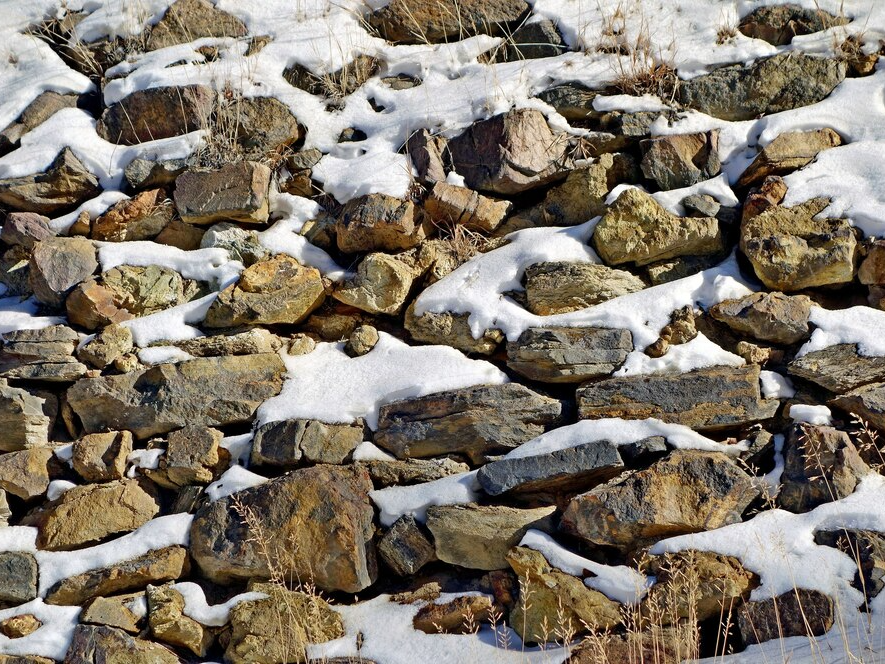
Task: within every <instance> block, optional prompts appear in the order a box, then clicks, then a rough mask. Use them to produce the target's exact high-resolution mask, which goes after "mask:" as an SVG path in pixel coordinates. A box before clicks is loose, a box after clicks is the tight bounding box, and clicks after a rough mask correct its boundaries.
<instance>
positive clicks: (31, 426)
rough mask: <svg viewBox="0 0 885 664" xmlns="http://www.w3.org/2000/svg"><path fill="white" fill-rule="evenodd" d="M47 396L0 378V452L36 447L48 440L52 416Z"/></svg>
mask: <svg viewBox="0 0 885 664" xmlns="http://www.w3.org/2000/svg"><path fill="white" fill-rule="evenodd" d="M46 405H47V404H46V399H45V398H43V397H40V396H37V395H36V394H33V393H31V392H29V391H27V390H25V389H23V388H20V387H12V386H10V385H9V384H8V383H7V382H6V380H5V379H0V452H13V451H15V450H23V449H25V448H29V447H39V446H41V445H45V444H46V443H47V442H48V441H49V428H50V426H51V425H52V419H51V418H50V417H49V415H48V414H47V412H46Z"/></svg>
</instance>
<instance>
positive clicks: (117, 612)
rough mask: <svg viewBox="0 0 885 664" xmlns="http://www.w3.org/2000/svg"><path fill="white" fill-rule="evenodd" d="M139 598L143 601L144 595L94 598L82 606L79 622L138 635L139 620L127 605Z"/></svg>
mask: <svg viewBox="0 0 885 664" xmlns="http://www.w3.org/2000/svg"><path fill="white" fill-rule="evenodd" d="M139 598H141V599H144V593H133V594H131V595H119V596H116V597H94V598H93V599H91V600H89V601H88V602H86V603H85V604H84V605H83V611H82V613H80V622H81V623H86V624H90V625H106V626H108V627H116V628H117V629H122V630H123V631H124V632H128V633H129V634H138V633H139V632H140V631H141V630H140V629H139V628H138V621H139V618H138V616H136V615H135V614H134V613H133V612H132V609H131V608H130V607H129V606H128V605H129V603H130V602H132V601H133V600H136V601H137V600H138V599H139Z"/></svg>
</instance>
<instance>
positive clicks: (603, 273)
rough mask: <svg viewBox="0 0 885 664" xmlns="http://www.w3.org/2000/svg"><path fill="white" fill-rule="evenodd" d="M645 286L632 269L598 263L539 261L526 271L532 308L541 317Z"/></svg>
mask: <svg viewBox="0 0 885 664" xmlns="http://www.w3.org/2000/svg"><path fill="white" fill-rule="evenodd" d="M643 288H645V284H644V283H642V280H641V279H639V278H638V277H635V276H633V275H632V274H630V273H629V272H626V271H625V270H616V269H613V268H610V267H606V266H605V265H598V264H596V263H567V262H549V263H535V264H534V265H530V266H529V267H528V268H526V271H525V292H526V299H527V301H528V309H529V311H531V312H532V313H533V314H536V315H538V316H550V315H553V314H564V313H568V312H570V311H577V310H578V309H585V308H586V307H590V306H592V305H594V304H599V303H601V302H605V301H606V300H611V299H614V298H616V297H621V296H622V295H628V294H629V293H635V292H637V291H640V290H642V289H643Z"/></svg>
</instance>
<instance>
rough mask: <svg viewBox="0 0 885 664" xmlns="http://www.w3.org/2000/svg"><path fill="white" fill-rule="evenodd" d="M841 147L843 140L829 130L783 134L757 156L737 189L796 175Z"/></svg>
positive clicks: (738, 183) (739, 181)
mask: <svg viewBox="0 0 885 664" xmlns="http://www.w3.org/2000/svg"><path fill="white" fill-rule="evenodd" d="M839 145H842V138H841V137H840V136H839V134H837V133H836V132H835V131H833V130H832V129H829V128H826V129H815V130H812V131H790V132H786V133H783V134H780V135H779V136H778V137H777V138H775V139H774V140H773V141H772V142H771V143H769V144H768V145H766V146H765V147H764V148H762V150H761V151H760V152H759V154H758V155H756V158H755V159H754V160H753V163H751V164H750V165H749V166H747V169H746V170H745V171H744V172H743V174H742V175H741V177H740V179H739V180H738V181H737V186H738V187H749V186H751V185H754V184H758V183H760V182H762V181H763V180H764V179H765V178H767V177H768V176H770V175H787V174H788V173H792V172H793V171H796V170H798V169H800V168H802V167H803V166H806V165H808V164H810V163H811V161H812V160H813V159H814V158H815V157H816V156H817V155H818V153H819V152H822V151H823V150H828V149H830V148H834V147H837V146H839Z"/></svg>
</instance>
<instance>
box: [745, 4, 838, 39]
mask: <svg viewBox="0 0 885 664" xmlns="http://www.w3.org/2000/svg"><path fill="white" fill-rule="evenodd" d="M848 21H849V19H848V18H847V17H845V16H833V15H832V14H830V13H829V12H828V11H826V10H824V9H821V8H820V7H817V6H815V7H814V9H811V8H805V7H802V6H800V5H798V4H795V3H788V4H784V5H774V6H769V7H757V8H756V9H754V10H753V11H751V12H750V13H749V14H747V15H745V16H744V17H743V18H742V19H741V21H740V23H739V24H738V30H739V31H740V32H741V33H743V34H745V35H746V36H747V37H752V38H753V39H762V40H764V41H767V42H768V43H769V44H773V45H774V46H784V45H786V44H789V43H790V42H791V41H793V37H796V36H798V35H807V34H811V33H812V32H820V31H821V30H826V29H827V28H831V27H834V26H837V25H845V24H846V23H848Z"/></svg>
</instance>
